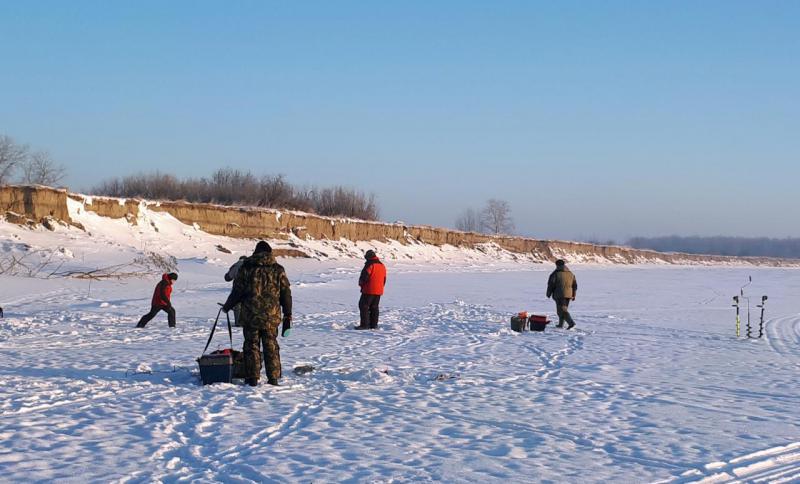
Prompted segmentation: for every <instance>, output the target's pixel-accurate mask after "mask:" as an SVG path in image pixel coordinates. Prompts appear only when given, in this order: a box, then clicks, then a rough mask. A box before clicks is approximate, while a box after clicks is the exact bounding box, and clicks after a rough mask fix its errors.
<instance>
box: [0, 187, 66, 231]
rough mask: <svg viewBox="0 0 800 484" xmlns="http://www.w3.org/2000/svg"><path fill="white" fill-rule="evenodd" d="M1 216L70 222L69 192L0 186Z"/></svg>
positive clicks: (43, 188)
mask: <svg viewBox="0 0 800 484" xmlns="http://www.w3.org/2000/svg"><path fill="white" fill-rule="evenodd" d="M9 213H10V214H9ZM0 215H6V217H7V218H8V219H9V220H10V219H11V218H14V219H16V220H21V219H30V220H32V221H34V222H42V221H44V220H45V219H47V218H48V217H51V218H54V219H56V220H62V221H64V222H70V217H69V212H68V211H67V191H66V190H60V189H56V188H50V187H43V186H38V185H31V186H13V185H7V186H0Z"/></svg>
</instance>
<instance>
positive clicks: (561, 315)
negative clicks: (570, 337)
mask: <svg viewBox="0 0 800 484" xmlns="http://www.w3.org/2000/svg"><path fill="white" fill-rule="evenodd" d="M577 292H578V281H577V279H575V275H574V274H573V273H572V272H571V271H570V270H569V269H568V268H567V264H566V263H565V262H564V260H563V259H558V260H557V261H556V270H554V271H553V272H552V273H551V274H550V278H549V279H548V280H547V297H548V298H549V297H552V298H553V300H554V301H555V302H556V312H557V313H558V324H557V325H556V328H563V327H564V321H566V322H567V329H572V327H573V326H575V321H573V320H572V316H571V315H570V314H569V302H570V301H574V300H575V294H576V293H577Z"/></svg>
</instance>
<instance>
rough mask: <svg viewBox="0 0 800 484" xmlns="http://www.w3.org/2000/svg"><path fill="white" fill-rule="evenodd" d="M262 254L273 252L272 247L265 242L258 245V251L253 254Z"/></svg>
mask: <svg viewBox="0 0 800 484" xmlns="http://www.w3.org/2000/svg"><path fill="white" fill-rule="evenodd" d="M262 252H272V247H270V246H269V244H268V243H266V242H265V241H263V240H261V241H259V242H258V243H257V244H256V250H255V251H254V252H253V253H254V254H260V253H262Z"/></svg>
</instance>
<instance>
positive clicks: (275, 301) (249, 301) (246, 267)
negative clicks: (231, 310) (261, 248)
mask: <svg viewBox="0 0 800 484" xmlns="http://www.w3.org/2000/svg"><path fill="white" fill-rule="evenodd" d="M239 303H241V316H240V320H241V322H242V325H243V326H259V327H265V326H270V325H277V324H280V322H281V310H283V315H284V316H291V315H292V291H291V289H290V288H289V279H288V278H287V277H286V271H285V270H284V269H283V266H281V265H280V264H278V263H277V262H276V261H275V257H273V256H272V254H271V253H269V252H262V253H259V254H253V255H252V256H250V257H248V258H247V259H245V260H244V262H243V263H242V267H241V268H240V269H239V271H238V273H237V274H236V279H234V280H233V289H232V290H231V294H230V296H228V300H227V301H226V302H225V305H226V306H228V307H232V306H235V305H236V304H239Z"/></svg>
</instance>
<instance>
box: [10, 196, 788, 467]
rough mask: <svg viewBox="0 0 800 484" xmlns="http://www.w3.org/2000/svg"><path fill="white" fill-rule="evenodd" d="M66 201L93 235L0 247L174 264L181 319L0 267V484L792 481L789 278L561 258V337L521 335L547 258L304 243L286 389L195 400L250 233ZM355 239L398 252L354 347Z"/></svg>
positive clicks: (135, 285)
mask: <svg viewBox="0 0 800 484" xmlns="http://www.w3.org/2000/svg"><path fill="white" fill-rule="evenodd" d="M72 209H73V210H74V211H75V212H76V213H75V214H74V216H75V218H76V219H78V220H80V221H81V223H82V224H84V226H85V227H86V228H87V230H88V231H89V232H90V233H91V234H92V235H91V236H89V235H88V234H87V233H85V232H82V231H80V230H77V229H74V228H58V229H57V230H56V232H49V231H47V230H43V229H37V230H30V229H27V228H20V227H17V226H14V225H10V224H6V223H4V222H0V244H2V245H1V246H0V250H1V251H2V252H1V254H3V255H8V254H12V253H15V254H20V253H23V252H25V251H31V250H43V251H48V250H50V251H54V252H57V253H59V254H61V256H60V259H59V264H61V262H62V261H63V262H64V263H63V265H62V266H61V267H62V269H60V270H64V268H73V269H80V268H85V267H103V266H111V265H113V264H123V263H124V262H126V261H130V260H132V259H133V258H135V257H137V256H140V255H141V254H142V253H143V252H144V251H155V252H158V253H163V254H170V255H174V256H176V257H177V258H178V269H179V271H180V279H179V280H178V281H177V283H176V286H175V291H174V293H173V303H174V305H175V308H176V310H177V314H178V327H177V328H176V329H174V330H171V329H169V328H167V322H166V316H165V315H164V314H163V313H162V314H160V315H159V316H157V317H156V318H155V319H154V320H153V321H151V322H150V324H149V325H148V327H147V328H146V329H144V330H138V329H135V328H134V325H135V324H136V321H137V320H138V318H139V317H140V316H141V315H142V314H144V313H145V312H147V310H148V309H149V300H150V296H151V294H152V287H153V285H154V284H155V283H156V282H157V281H158V278H159V276H160V274H157V273H154V274H153V275H152V276H150V277H145V278H123V279H119V280H116V279H108V280H104V281H91V282H90V281H88V280H80V279H74V278H70V279H66V278H57V277H51V278H41V277H40V278H30V277H21V276H7V275H6V276H0V285H1V286H0V287H2V290H1V291H0V305H2V306H3V307H4V309H5V315H6V317H5V319H2V320H0V355H1V356H2V361H3V363H2V365H0V438H2V442H3V444H2V447H0V470H2V478H1V480H3V481H26V482H30V481H52V480H80V481H95V482H108V481H114V482H152V481H161V482H175V481H182V480H186V481H197V482H219V481H234V482H262V481H285V482H297V481H302V482H308V481H315V482H316V481H322V482H341V481H354V482H355V481H359V482H360V481H367V482H371V481H381V482H390V481H391V482H408V481H434V480H444V481H448V482H538V481H551V482H586V481H589V482H620V481H625V482H632V481H633V482H656V481H658V482H695V481H700V482H740V481H746V482H798V481H800V421H798V419H797V408H798V405H799V404H800V393H799V392H798V384H797V375H798V370H800V345H799V343H800V311H799V310H798V306H797V300H798V299H797V297H798V294H800V278H798V277H797V276H798V272H797V270H796V269H769V268H752V267H688V266H685V267H655V266H629V267H622V266H613V265H596V264H595V265H592V264H571V267H572V269H573V271H574V272H575V274H576V276H577V278H578V283H579V290H578V297H577V300H576V301H575V303H574V305H573V306H572V307H571V309H572V314H573V316H574V317H575V320H576V322H577V324H578V326H577V331H572V332H567V331H563V330H556V329H554V328H553V327H552V326H553V325H552V324H551V325H550V326H549V327H548V329H547V331H545V332H544V333H531V332H526V333H521V334H520V333H514V332H513V331H511V330H510V328H509V324H508V319H509V317H510V316H511V315H513V314H516V313H517V312H518V311H522V310H527V311H529V312H536V313H548V314H550V315H551V319H553V316H554V314H553V313H554V306H553V303H552V301H549V300H546V299H545V298H544V291H545V285H546V280H547V275H548V274H549V272H550V270H551V266H550V264H534V263H530V262H514V261H513V260H511V258H504V257H502V256H497V257H496V254H492V255H486V254H483V253H477V252H474V251H473V252H470V251H465V250H460V249H455V248H449V249H448V248H446V249H444V250H442V251H438V249H432V248H425V247H417V248H414V249H413V250H415V251H416V252H413V253H412V252H407V253H403V252H402V251H404V250H408V251H411V250H412V249H404V248H402V247H401V246H397V247H394V248H391V247H389V245H390V244H385V243H384V244H363V243H362V244H350V246H348V247H347V248H346V250H344V249H343V250H342V251H340V252H338V253H339V254H342V255H339V256H336V255H335V254H336V251H333V250H331V246H330V245H329V246H327V247H322V242H319V241H318V242H308V245H309V246H311V247H318V248H319V249H320V250H323V249H324V250H326V251H327V252H326V253H327V254H328V257H327V258H324V259H325V260H313V259H306V260H301V259H281V261H280V262H281V263H282V264H284V266H285V267H286V270H287V273H288V275H289V278H290V280H291V282H292V285H293V296H294V307H295V310H294V319H295V324H294V325H293V334H292V336H291V337H290V338H287V339H284V338H280V339H279V342H280V344H281V356H282V360H283V368H284V378H283V380H282V385H281V386H280V387H271V386H268V385H266V384H264V383H263V380H262V384H261V385H260V386H258V387H255V388H249V387H245V386H241V385H228V384H218V385H212V386H205V387H203V386H201V385H200V384H199V378H198V371H197V365H196V362H195V359H196V358H197V357H198V356H199V354H200V352H201V351H202V348H203V346H204V344H205V340H206V338H207V336H208V331H209V329H210V326H211V322H212V321H213V318H214V316H215V315H216V312H217V310H218V306H217V305H216V303H217V302H221V301H224V299H225V297H226V296H227V293H228V291H229V289H230V285H229V284H228V283H225V282H224V281H223V279H222V275H223V274H224V272H225V271H226V270H227V267H228V266H229V265H230V264H232V263H233V262H234V261H235V260H236V259H237V258H238V257H239V255H241V254H242V253H247V252H249V251H250V250H251V249H252V246H253V245H254V244H253V241H245V240H233V239H227V238H224V237H216V236H210V235H207V234H204V233H203V232H201V231H199V230H197V229H196V228H193V227H191V226H185V225H182V224H180V223H179V222H177V221H175V220H174V219H172V218H171V217H170V216H169V215H166V214H155V213H151V212H145V215H144V216H145V217H152V219H149V220H144V221H140V222H139V224H138V225H137V226H131V225H129V224H128V223H127V222H125V221H109V220H108V219H102V220H101V219H100V218H99V217H95V216H93V215H92V214H89V213H86V212H82V213H77V207H75V206H73V207H72ZM151 222H152V223H151ZM155 227H157V228H158V229H159V230H158V231H157V232H156V231H155ZM303 243H305V242H303ZM218 244H221V245H223V246H224V247H226V248H228V249H230V250H231V252H232V253H231V254H226V253H222V252H220V251H218V250H217V249H216V245H218ZM314 244H316V245H314ZM337 244H342V247H345V246H346V245H347V244H346V243H345V242H337ZM370 246H376V247H377V248H378V252H379V254H380V253H382V252H388V253H391V251H392V250H394V251H396V254H397V255H396V256H392V257H390V258H388V260H385V262H386V264H387V267H388V270H389V277H388V284H387V292H386V296H385V297H384V299H383V300H382V305H381V306H382V307H381V309H382V314H381V328H380V330H378V331H375V332H368V331H358V332H356V331H352V330H351V329H350V328H352V326H353V325H355V324H357V319H358V317H357V311H358V308H357V304H356V303H357V300H358V294H357V291H358V287H357V284H356V281H357V278H358V273H359V271H360V268H361V260H359V259H357V258H353V257H352V256H353V255H357V254H358V253H359V252H360V251H362V250H363V249H364V248H366V247H370ZM405 254H410V255H411V256H412V257H411V258H409V257H405ZM384 255H385V254H384ZM54 258H55V256H54ZM749 275H751V276H752V277H753V284H752V285H751V286H749V287H748V288H747V289H746V290H747V291H748V294H749V295H750V296H751V297H752V301H751V310H752V316H751V323H752V324H753V326H754V327H755V328H756V329H755V332H754V334H757V325H758V313H757V309H756V308H755V304H756V303H757V301H758V300H760V296H761V295H762V294H767V295H769V300H768V303H767V304H768V306H767V312H766V316H767V324H766V335H765V338H763V339H761V340H755V339H754V340H746V339H743V338H739V339H737V338H736V337H735V335H734V331H735V327H734V309H733V308H732V307H731V296H733V295H735V294H737V293H738V290H739V287H740V286H741V285H743V284H744V282H745V280H746V278H747V276H749ZM745 323H746V313H743V322H742V331H743V334H744V325H745ZM234 345H235V346H240V345H241V331H240V330H237V329H234ZM222 346H227V334H225V332H224V331H223V332H222V333H218V334H217V335H216V336H215V340H214V342H213V343H212V348H215V347H222ZM302 365H313V366H314V368H315V370H314V371H313V372H312V373H310V374H305V375H296V374H294V373H293V372H292V369H293V368H295V367H298V366H302Z"/></svg>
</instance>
